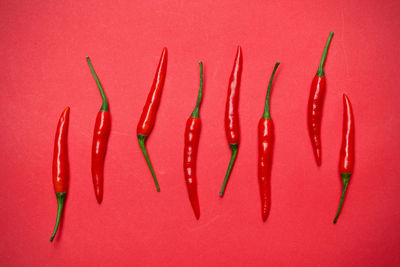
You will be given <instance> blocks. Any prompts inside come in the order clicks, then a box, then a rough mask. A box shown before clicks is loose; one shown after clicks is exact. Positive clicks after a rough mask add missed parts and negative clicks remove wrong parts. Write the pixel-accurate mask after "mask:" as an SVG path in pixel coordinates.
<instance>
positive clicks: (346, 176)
mask: <svg viewBox="0 0 400 267" xmlns="http://www.w3.org/2000/svg"><path fill="white" fill-rule="evenodd" d="M343 105H344V109H343V136H342V147H341V149H340V160H339V172H340V176H341V177H342V182H343V188H342V196H341V197H340V203H339V208H338V211H337V213H336V216H335V219H334V220H333V223H336V221H337V219H338V217H339V214H340V211H341V210H342V206H343V201H344V198H345V195H346V190H347V186H348V184H349V180H350V177H351V175H352V174H353V169H354V118H353V111H352V108H351V103H350V100H349V98H348V97H347V95H345V94H343Z"/></svg>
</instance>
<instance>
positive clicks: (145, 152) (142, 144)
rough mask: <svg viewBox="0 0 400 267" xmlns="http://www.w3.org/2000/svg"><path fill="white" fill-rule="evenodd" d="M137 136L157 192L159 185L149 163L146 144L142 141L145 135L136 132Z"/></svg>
mask: <svg viewBox="0 0 400 267" xmlns="http://www.w3.org/2000/svg"><path fill="white" fill-rule="evenodd" d="M137 137H138V140H139V146H140V149H141V150H142V152H143V155H144V158H145V159H146V162H147V165H148V166H149V169H150V172H151V175H152V176H153V180H154V183H155V185H156V188H157V192H160V186H159V185H158V181H157V178H156V174H155V173H154V170H153V166H152V165H151V162H150V158H149V155H148V154H147V150H146V146H145V144H144V142H145V141H146V138H147V136H145V135H141V134H138V136H137Z"/></svg>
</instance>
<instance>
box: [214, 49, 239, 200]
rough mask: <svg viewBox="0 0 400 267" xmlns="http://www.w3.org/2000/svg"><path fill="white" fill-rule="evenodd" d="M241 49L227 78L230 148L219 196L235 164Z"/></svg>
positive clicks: (226, 113)
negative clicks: (229, 158)
mask: <svg viewBox="0 0 400 267" xmlns="http://www.w3.org/2000/svg"><path fill="white" fill-rule="evenodd" d="M242 66H243V60H242V50H241V48H240V46H238V49H237V52H236V58H235V63H234V64H233V70H232V74H231V77H230V78H229V86H228V97H227V99H226V108H225V133H226V138H227V139H228V144H229V146H230V148H231V160H230V162H229V166H228V170H227V171H226V174H225V179H224V182H223V183H222V188H221V191H220V192H219V196H220V197H222V196H223V195H224V192H225V187H226V184H227V182H228V180H229V176H230V174H231V171H232V168H233V165H234V164H235V160H236V156H237V152H238V148H239V141H240V131H239V114H238V106H239V88H240V79H241V76H242Z"/></svg>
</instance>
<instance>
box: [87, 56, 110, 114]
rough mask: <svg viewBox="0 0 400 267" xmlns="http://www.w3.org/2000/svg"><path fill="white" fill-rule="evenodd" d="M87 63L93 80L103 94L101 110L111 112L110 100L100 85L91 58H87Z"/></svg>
mask: <svg viewBox="0 0 400 267" xmlns="http://www.w3.org/2000/svg"><path fill="white" fill-rule="evenodd" d="M86 61H87V63H88V64H89V68H90V71H91V72H92V75H93V78H94V80H95V81H96V84H97V87H98V88H99V91H100V94H101V98H102V99H103V104H102V105H101V108H100V110H102V111H108V110H109V107H108V100H107V97H106V94H105V93H104V89H103V86H102V85H101V83H100V80H99V77H97V74H96V72H95V70H94V68H93V65H92V62H91V61H90V58H89V57H86Z"/></svg>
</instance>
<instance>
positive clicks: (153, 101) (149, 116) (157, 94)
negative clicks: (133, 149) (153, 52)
mask: <svg viewBox="0 0 400 267" xmlns="http://www.w3.org/2000/svg"><path fill="white" fill-rule="evenodd" d="M166 72H167V48H164V49H163V51H162V53H161V58H160V62H159V63H158V67H157V72H156V75H155V77H154V81H153V85H152V86H151V89H150V93H149V95H148V97H147V101H146V104H145V105H144V107H143V111H142V115H141V116H140V120H139V123H138V126H137V130H136V134H137V137H138V140H139V145H140V149H141V150H142V152H143V155H144V157H145V159H146V162H147V165H148V166H149V168H150V172H151V175H152V176H153V179H154V183H155V184H156V188H157V191H158V192H160V186H159V185H158V181H157V178H156V174H155V173H154V170H153V166H152V165H151V162H150V158H149V155H148V154H147V150H146V146H145V141H146V138H147V136H149V134H150V132H151V130H152V129H153V125H154V121H155V120H156V114H157V110H158V106H159V105H160V99H161V93H162V89H163V86H164V81H165V74H166Z"/></svg>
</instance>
